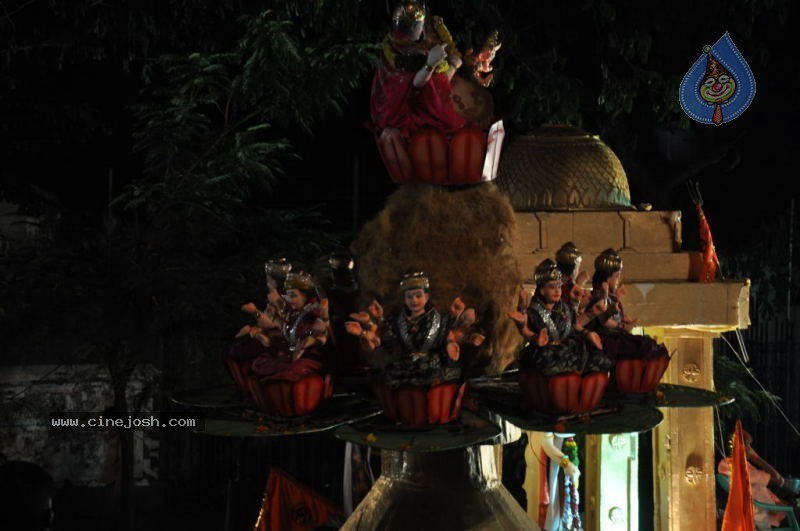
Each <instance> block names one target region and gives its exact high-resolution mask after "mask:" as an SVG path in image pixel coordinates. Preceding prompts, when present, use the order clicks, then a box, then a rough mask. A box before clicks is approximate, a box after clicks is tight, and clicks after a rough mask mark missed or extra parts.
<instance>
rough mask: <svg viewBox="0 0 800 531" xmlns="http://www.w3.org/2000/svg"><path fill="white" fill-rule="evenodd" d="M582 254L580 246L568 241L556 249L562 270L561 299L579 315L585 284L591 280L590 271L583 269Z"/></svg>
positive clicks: (559, 266) (559, 267)
mask: <svg viewBox="0 0 800 531" xmlns="http://www.w3.org/2000/svg"><path fill="white" fill-rule="evenodd" d="M582 261H583V255H581V252H580V250H579V249H578V247H577V246H576V245H575V244H574V243H572V242H567V243H565V244H564V245H562V246H561V248H560V249H559V250H558V251H556V263H557V264H558V270H559V271H561V300H562V301H564V302H565V303H567V304H569V305H570V307H571V308H572V310H573V313H575V315H578V313H579V312H580V310H581V308H580V305H581V302H586V301H584V300H583V299H584V291H583V285H584V284H586V281H587V280H589V273H587V272H586V271H581V262H582Z"/></svg>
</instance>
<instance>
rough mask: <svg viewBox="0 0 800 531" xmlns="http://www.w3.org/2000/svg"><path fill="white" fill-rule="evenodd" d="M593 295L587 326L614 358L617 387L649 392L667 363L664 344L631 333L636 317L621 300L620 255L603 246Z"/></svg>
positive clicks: (667, 358)
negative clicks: (596, 334) (591, 317)
mask: <svg viewBox="0 0 800 531" xmlns="http://www.w3.org/2000/svg"><path fill="white" fill-rule="evenodd" d="M594 268H595V272H594V276H593V277H592V296H591V298H590V299H589V302H588V303H587V305H586V307H587V310H586V311H587V313H590V314H592V315H594V318H593V321H592V322H591V323H589V324H588V325H587V328H588V329H590V330H593V331H596V332H597V333H599V334H600V336H601V338H602V341H603V347H604V349H605V351H606V353H607V354H608V356H609V357H610V358H611V359H612V360H615V362H616V368H615V373H616V384H617V389H618V390H620V391H623V392H639V393H643V392H649V391H651V390H652V389H653V388H655V386H656V385H657V384H658V382H659V380H660V379H661V376H662V375H663V374H664V371H666V369H667V365H668V364H669V353H668V352H667V349H666V347H665V346H664V345H661V344H659V343H657V342H656V340H655V339H653V338H652V337H650V336H646V335H633V334H631V333H630V332H631V330H632V329H633V328H634V327H635V326H636V320H635V319H631V318H630V317H629V316H627V315H626V314H625V312H624V310H623V308H622V301H621V300H620V299H621V297H622V296H624V294H625V290H624V289H623V288H622V283H621V281H622V258H621V257H620V255H619V253H617V252H616V251H615V250H614V249H606V250H605V251H603V252H602V253H601V254H600V255H599V256H598V257H597V258H596V259H595V261H594Z"/></svg>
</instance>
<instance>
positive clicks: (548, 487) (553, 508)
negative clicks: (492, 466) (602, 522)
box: [524, 432, 583, 531]
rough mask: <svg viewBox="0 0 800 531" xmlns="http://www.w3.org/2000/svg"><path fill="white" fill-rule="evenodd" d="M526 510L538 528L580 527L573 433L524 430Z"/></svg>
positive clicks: (568, 530) (566, 530)
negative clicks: (526, 440)
mask: <svg viewBox="0 0 800 531" xmlns="http://www.w3.org/2000/svg"><path fill="white" fill-rule="evenodd" d="M525 461H526V462H527V464H528V466H527V467H526V472H525V485H524V486H525V491H526V493H527V498H528V514H529V515H530V516H531V518H532V520H533V524H534V526H535V528H536V529H540V530H542V531H581V530H582V529H583V526H582V524H581V519H580V515H579V506H580V498H579V495H578V481H579V479H580V475H581V473H580V470H579V469H578V464H579V463H580V461H579V460H578V445H577V443H576V442H575V439H574V434H571V433H558V434H554V433H552V432H549V433H545V432H528V446H527V448H526V449H525Z"/></svg>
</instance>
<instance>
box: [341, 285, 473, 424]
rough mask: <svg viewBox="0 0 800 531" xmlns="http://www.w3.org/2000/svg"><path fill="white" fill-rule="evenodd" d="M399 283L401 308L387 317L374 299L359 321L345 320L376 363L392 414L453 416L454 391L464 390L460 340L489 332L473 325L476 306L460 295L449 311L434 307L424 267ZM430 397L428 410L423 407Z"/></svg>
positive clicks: (435, 419)
mask: <svg viewBox="0 0 800 531" xmlns="http://www.w3.org/2000/svg"><path fill="white" fill-rule="evenodd" d="M400 289H401V291H402V293H403V308H402V310H401V311H400V312H398V313H397V314H396V315H391V316H389V317H388V318H385V316H384V311H383V307H382V306H381V305H380V304H379V303H378V302H377V301H373V302H372V303H371V304H370V306H369V309H368V312H361V313H357V314H352V315H351V317H352V318H353V319H354V321H349V322H348V323H346V326H347V331H348V332H349V333H351V334H353V335H356V336H359V337H360V338H361V347H362V350H363V351H364V352H365V353H367V355H368V356H369V358H370V362H371V363H370V364H371V366H372V368H373V378H374V383H375V385H374V388H375V390H376V393H377V394H378V399H379V400H380V402H381V405H382V406H383V407H384V412H385V413H386V414H387V416H388V417H389V418H390V419H392V417H397V418H400V419H401V420H402V421H404V422H405V423H408V424H424V423H425V421H426V419H427V422H428V423H430V424H436V423H440V422H449V421H450V420H451V419H452V418H453V416H454V413H455V414H457V411H454V408H453V405H452V402H453V399H454V398H455V394H456V392H459V393H463V387H462V388H461V390H460V391H458V384H459V383H460V379H461V367H460V364H459V357H460V353H461V346H462V345H468V344H469V345H474V346H477V345H480V344H481V343H482V342H483V341H484V339H485V337H484V336H483V335H481V334H479V333H475V332H474V331H473V325H474V324H475V321H476V315H475V310H474V309H472V308H469V309H468V308H466V305H465V304H464V303H463V302H462V301H461V299H459V298H456V299H455V300H454V301H453V303H452V304H451V306H450V311H449V312H447V313H444V312H440V311H438V310H437V309H436V308H434V307H433V305H432V304H431V302H430V281H429V279H428V276H427V275H426V274H425V273H424V272H420V271H418V272H413V273H408V274H406V275H404V276H403V279H402V281H401V282H400ZM429 388H430V391H428V389H429ZM423 390H424V391H423ZM395 391H397V393H398V394H397V396H395V394H394V392H395ZM406 391H413V393H412V394H408V393H407V392H406ZM417 391H419V392H417ZM426 393H427V396H426ZM425 400H427V412H425V411H424V410H423V409H421V408H422V407H423V404H424V402H425ZM395 409H396V410H399V411H395ZM392 420H394V419H392Z"/></svg>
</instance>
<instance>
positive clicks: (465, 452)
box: [342, 445, 534, 531]
mask: <svg viewBox="0 0 800 531" xmlns="http://www.w3.org/2000/svg"><path fill="white" fill-rule="evenodd" d="M381 458H382V465H383V470H382V474H381V477H380V479H379V480H378V481H377V482H376V483H375V485H374V486H373V487H372V490H370V492H369V494H368V495H367V497H366V498H364V500H363V501H362V502H361V504H359V506H358V508H357V509H356V511H355V512H354V513H353V514H352V515H351V516H350V518H349V519H348V520H347V522H345V524H344V526H343V527H342V529H343V530H358V531H368V530H373V529H375V530H378V529H379V530H406V529H410V530H413V531H427V530H431V531H444V530H447V529H459V530H477V529H480V530H481V531H489V530H494V529H496V530H506V529H514V530H525V529H529V530H533V529H534V527H533V524H532V522H531V521H530V519H529V518H528V515H527V514H525V511H523V510H522V508H521V507H520V506H519V504H518V503H517V502H516V500H514V498H513V497H512V496H511V494H509V492H508V491H507V490H506V488H505V487H503V484H502V483H501V482H500V474H499V472H498V467H497V464H496V461H495V452H494V448H493V447H492V446H488V445H483V446H471V447H468V448H463V449H460V450H450V451H446V452H436V453H411V452H397V451H390V450H384V451H383V452H382V454H381Z"/></svg>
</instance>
